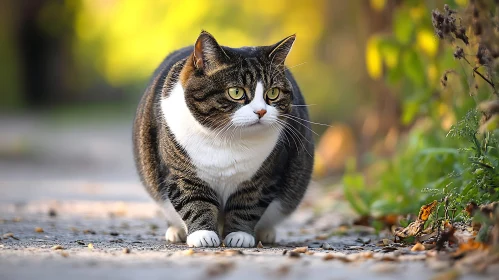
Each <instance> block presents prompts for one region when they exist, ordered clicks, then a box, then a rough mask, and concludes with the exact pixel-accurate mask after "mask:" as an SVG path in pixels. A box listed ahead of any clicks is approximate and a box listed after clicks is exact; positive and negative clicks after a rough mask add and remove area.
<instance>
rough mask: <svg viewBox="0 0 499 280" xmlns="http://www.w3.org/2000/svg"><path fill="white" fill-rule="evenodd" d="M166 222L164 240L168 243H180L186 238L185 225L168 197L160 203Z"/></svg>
mask: <svg viewBox="0 0 499 280" xmlns="http://www.w3.org/2000/svg"><path fill="white" fill-rule="evenodd" d="M162 206H163V207H162V208H163V212H164V213H165V216H166V220H167V222H168V229H167V230H166V233H165V239H166V241H168V242H170V243H181V242H185V241H186V240H187V233H186V225H185V223H184V221H183V220H182V218H181V217H180V215H179V214H178V213H177V211H176V210H175V208H173V205H172V203H171V202H170V200H169V199H167V200H166V202H165V203H163V205H162Z"/></svg>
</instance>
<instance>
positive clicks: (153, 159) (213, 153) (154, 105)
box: [133, 31, 314, 247]
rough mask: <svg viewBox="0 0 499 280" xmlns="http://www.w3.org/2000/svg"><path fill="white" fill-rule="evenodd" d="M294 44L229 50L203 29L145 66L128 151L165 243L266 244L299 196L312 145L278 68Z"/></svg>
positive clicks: (303, 115)
mask: <svg viewBox="0 0 499 280" xmlns="http://www.w3.org/2000/svg"><path fill="white" fill-rule="evenodd" d="M294 41H295V35H292V36H289V37H287V38H285V39H284V40H282V41H280V42H278V43H276V44H274V45H272V46H262V47H243V48H230V47H225V46H220V45H219V44H218V43H217V41H216V40H215V38H214V37H213V36H212V35H210V34H209V33H207V32H205V31H203V32H201V34H200V35H199V37H198V39H197V41H196V43H195V45H194V46H190V47H186V48H183V49H180V50H178V51H175V52H173V53H172V54H170V55H169V56H168V57H167V58H166V59H165V60H164V61H163V63H162V64H161V65H160V66H159V68H158V69H157V70H156V72H155V73H154V75H153V77H152V80H151V82H150V84H149V86H148V87H147V89H146V90H145V93H144V95H143V97H142V100H141V102H140V104H139V107H138V110H137V114H136V118H135V123H134V129H133V142H134V155H135V161H136V166H137V170H138V173H139V174H140V177H141V180H142V182H143V184H144V185H145V188H146V189H147V191H148V192H149V194H150V195H151V196H152V197H153V198H154V199H155V200H156V201H157V202H158V203H159V204H160V205H161V206H162V207H163V209H164V210H165V214H166V219H167V221H168V224H169V228H168V230H167V231H166V234H165V237H166V239H167V240H168V241H169V242H172V243H175V242H187V245H189V246H191V247H212V246H219V245H220V243H221V242H220V240H223V241H224V244H225V246H228V247H253V246H255V244H256V243H257V242H258V241H262V243H273V242H274V241H275V237H276V234H275V229H274V227H275V226H276V224H278V223H279V222H280V221H282V220H283V219H284V218H285V217H287V216H288V215H290V214H291V213H292V212H293V211H294V210H295V209H296V207H297V206H298V204H299V203H300V201H301V199H302V198H303V195H304V193H305V190H306V189H307V185H308V183H309V181H310V176H311V172H312V165H313V151H314V147H313V138H312V135H311V129H310V125H309V121H308V112H307V107H306V105H305V101H304V99H303V96H302V95H301V93H300V89H299V88H298V85H297V84H296V81H295V80H294V79H293V76H292V75H291V73H290V72H289V70H287V69H286V68H285V66H284V61H285V59H286V57H287V55H288V53H289V52H290V50H291V47H292V46H293V43H294ZM222 238H223V239H222Z"/></svg>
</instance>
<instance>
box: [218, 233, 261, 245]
mask: <svg viewBox="0 0 499 280" xmlns="http://www.w3.org/2000/svg"><path fill="white" fill-rule="evenodd" d="M224 244H225V246H227V247H255V238H254V237H253V235H251V234H249V233H246V232H244V231H236V232H231V233H229V234H228V235H227V236H226V237H225V240H224Z"/></svg>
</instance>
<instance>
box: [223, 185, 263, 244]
mask: <svg viewBox="0 0 499 280" xmlns="http://www.w3.org/2000/svg"><path fill="white" fill-rule="evenodd" d="M268 205H269V203H268V202H267V201H264V200H261V189H260V188H257V187H255V186H247V187H246V188H242V189H240V190H238V191H236V192H235V193H233V194H232V195H231V196H230V197H229V199H228V200H227V202H226V205H225V209H224V212H225V225H224V236H225V239H224V244H225V246H227V247H254V246H255V245H256V242H255V226H256V224H257V223H258V221H259V220H260V218H261V217H262V215H263V213H264V212H265V209H266V208H267V206H268Z"/></svg>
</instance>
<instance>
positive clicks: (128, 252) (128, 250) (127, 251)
mask: <svg viewBox="0 0 499 280" xmlns="http://www.w3.org/2000/svg"><path fill="white" fill-rule="evenodd" d="M131 251H132V250H130V248H125V249H123V253H125V254H130V252H131Z"/></svg>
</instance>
